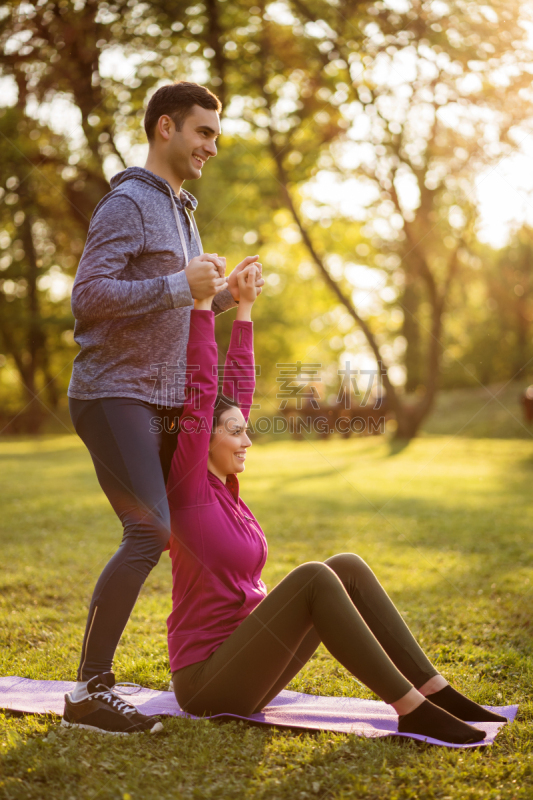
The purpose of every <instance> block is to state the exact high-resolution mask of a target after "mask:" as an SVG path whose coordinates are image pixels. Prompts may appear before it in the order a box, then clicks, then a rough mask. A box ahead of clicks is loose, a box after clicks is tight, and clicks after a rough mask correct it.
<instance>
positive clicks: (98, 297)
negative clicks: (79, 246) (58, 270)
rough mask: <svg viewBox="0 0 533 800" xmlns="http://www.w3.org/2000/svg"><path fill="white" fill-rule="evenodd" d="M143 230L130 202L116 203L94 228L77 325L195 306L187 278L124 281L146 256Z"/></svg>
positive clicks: (81, 270)
mask: <svg viewBox="0 0 533 800" xmlns="http://www.w3.org/2000/svg"><path fill="white" fill-rule="evenodd" d="M143 248H144V228H143V221H142V216H141V212H140V211H139V209H138V207H137V204H136V203H135V202H134V201H133V200H131V199H130V198H128V197H125V196H123V195H118V196H117V197H111V198H109V200H108V201H107V202H106V203H104V205H103V206H101V207H100V208H99V209H98V211H97V213H96V216H95V217H94V218H93V220H92V222H91V227H90V229H89V235H88V237H87V242H86V244H85V249H84V251H83V255H82V257H81V261H80V264H79V267H78V271H77V274H76V279H75V281H74V287H73V289H72V311H73V313H74V316H75V317H76V319H77V320H80V321H82V322H93V321H97V320H104V319H112V318H118V317H130V316H136V315H137V314H150V313H152V312H154V311H165V310H167V309H170V308H177V307H181V306H190V305H192V303H193V298H192V295H191V291H190V289H189V284H188V281H187V277H186V275H185V273H184V272H178V273H175V274H173V275H167V276H161V277H157V278H148V279H147V280H144V281H127V280H122V278H121V276H122V275H123V273H124V269H125V268H126V265H127V264H128V261H129V260H130V259H131V258H133V257H135V256H138V255H140V254H141V253H142V251H143Z"/></svg>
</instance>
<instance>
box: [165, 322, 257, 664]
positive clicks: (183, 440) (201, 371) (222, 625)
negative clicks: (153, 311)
mask: <svg viewBox="0 0 533 800" xmlns="http://www.w3.org/2000/svg"><path fill="white" fill-rule="evenodd" d="M217 365H218V352H217V345H216V342H215V333H214V314H213V312H212V311H193V312H192V314H191V328H190V334H189V344H188V348H187V399H186V402H185V405H184V408H183V414H182V417H181V430H180V433H179V436H178V444H177V447H176V452H175V454H174V458H173V460H172V466H171V469H170V475H169V479H168V483H167V495H168V501H169V506H170V519H171V526H172V537H171V540H170V558H171V559H172V612H171V614H170V616H169V618H168V620H167V628H168V650H169V656H170V668H171V670H172V672H175V671H176V670H178V669H181V668H182V667H186V666H188V665H189V664H195V663H196V662H198V661H204V660H205V659H206V658H208V657H209V656H210V655H211V653H213V652H214V651H215V650H216V649H217V648H218V647H219V646H220V645H221V644H222V642H223V641H224V640H225V639H227V638H228V636H229V635H230V634H231V633H232V632H233V631H234V630H235V628H237V627H238V625H239V623H240V622H242V620H243V619H245V618H246V617H247V616H248V615H249V614H250V612H251V611H253V610H254V608H255V607H256V606H257V605H258V604H259V603H260V602H261V600H262V599H263V598H264V597H265V595H266V586H265V584H264V583H263V581H262V580H261V570H262V569H263V566H264V564H265V561H266V556H267V544H266V539H265V536H264V534H263V531H262V530H261V528H260V526H259V523H258V522H257V520H256V519H255V517H254V516H253V514H252V512H251V511H250V510H249V508H248V507H247V506H246V505H245V504H244V503H243V502H242V500H241V499H240V498H239V482H238V480H237V476H236V475H229V476H228V478H227V482H226V484H225V485H224V484H223V483H222V481H220V480H219V479H218V478H217V477H215V475H213V474H212V473H211V472H208V470H207V458H208V448H209V439H210V435H211V427H212V420H213V408H214V404H215V399H216V395H217V375H218V366H217ZM254 387H255V369H254V354H253V326H252V323H251V322H239V321H236V322H234V323H233V330H232V333H231V342H230V346H229V350H228V353H227V357H226V365H225V368H224V384H223V392H224V394H225V395H226V396H227V397H229V398H232V399H234V400H235V402H236V403H237V405H238V406H239V408H240V409H241V411H242V413H243V415H244V418H245V419H248V416H249V413H250V406H251V404H252V398H253V392H254Z"/></svg>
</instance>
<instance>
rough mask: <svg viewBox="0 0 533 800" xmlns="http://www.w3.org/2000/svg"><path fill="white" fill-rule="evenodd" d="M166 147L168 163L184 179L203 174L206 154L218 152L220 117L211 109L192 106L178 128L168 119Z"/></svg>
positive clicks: (211, 155) (191, 179) (191, 178)
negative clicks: (179, 129) (168, 127)
mask: <svg viewBox="0 0 533 800" xmlns="http://www.w3.org/2000/svg"><path fill="white" fill-rule="evenodd" d="M170 133H171V136H170V139H169V142H168V148H167V157H168V160H169V166H171V168H172V170H173V171H174V172H175V173H176V174H177V175H179V177H180V178H181V179H182V180H184V181H194V180H197V179H198V178H201V177H202V167H203V165H204V164H205V162H206V161H207V159H208V158H212V157H213V156H216V154H217V147H216V140H217V137H218V136H219V135H220V118H219V116H218V113H217V112H216V111H214V110H211V109H207V108H202V107H201V106H193V108H192V110H191V112H190V114H189V115H188V116H187V117H186V118H185V120H184V122H183V125H182V128H181V131H178V130H176V128H175V126H174V124H173V123H172V122H171V123H170Z"/></svg>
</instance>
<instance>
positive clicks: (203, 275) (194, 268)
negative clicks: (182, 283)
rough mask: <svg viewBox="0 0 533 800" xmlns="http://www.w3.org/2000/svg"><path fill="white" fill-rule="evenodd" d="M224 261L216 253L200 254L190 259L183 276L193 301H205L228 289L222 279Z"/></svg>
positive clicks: (223, 278)
mask: <svg viewBox="0 0 533 800" xmlns="http://www.w3.org/2000/svg"><path fill="white" fill-rule="evenodd" d="M225 269H226V259H225V258H220V257H219V256H217V254H216V253H202V255H201V256H196V258H193V259H191V261H189V263H188V264H187V266H186V267H185V276H186V278H187V282H188V284H189V288H190V290H191V294H192V296H193V298H194V299H195V300H206V299H207V298H208V297H211V298H212V297H214V296H215V295H216V294H217V292H221V291H222V290H223V289H227V288H228V281H227V280H226V278H225V277H224V271H225Z"/></svg>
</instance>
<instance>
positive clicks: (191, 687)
mask: <svg viewBox="0 0 533 800" xmlns="http://www.w3.org/2000/svg"><path fill="white" fill-rule="evenodd" d="M199 636H201V632H199ZM321 641H322V642H324V644H325V646H326V647H327V649H328V650H329V651H330V653H331V654H332V655H333V656H334V657H335V658H336V659H337V660H338V661H340V663H341V664H342V665H343V666H344V667H346V669H348V670H349V671H350V672H351V673H352V675H355V677H356V678H357V679H358V680H360V681H362V682H363V683H364V684H365V685H366V686H368V687H369V688H370V689H372V691H374V692H375V693H376V694H377V695H378V696H379V697H381V699H382V700H384V701H385V702H386V703H394V702H396V701H397V700H399V699H400V698H401V697H403V696H404V695H405V694H406V693H407V692H408V691H409V690H410V689H411V688H412V687H413V686H415V688H417V689H418V688H420V687H421V686H423V685H424V683H426V682H427V681H428V680H429V679H430V678H432V677H434V676H435V675H438V674H439V673H438V671H437V670H436V669H435V667H434V666H433V665H432V664H431V662H430V661H429V660H428V658H427V657H426V655H425V654H424V652H423V650H422V649H421V648H420V646H419V645H418V644H417V642H416V640H415V638H414V636H413V634H412V633H411V631H410V630H409V628H408V627H407V625H406V624H405V622H404V621H403V619H402V617H401V616H400V613H399V612H398V610H397V609H396V607H395V606H394V604H393V602H392V600H391V599H390V597H389V596H388V595H387V593H386V591H385V590H384V589H383V587H382V586H381V584H380V583H379V581H378V579H377V578H376V576H375V575H374V573H373V572H372V570H371V569H370V567H369V566H368V565H367V564H366V563H365V562H364V561H363V559H361V558H359V556H356V555H353V554H351V553H344V554H342V555H337V556H333V557H332V558H330V559H328V560H327V561H326V562H325V563H324V564H322V563H320V562H316V561H312V562H309V563H307V564H302V565H301V566H300V567H297V568H296V569H294V570H293V571H292V572H290V573H289V574H288V575H287V577H286V578H284V579H283V580H282V581H281V582H280V583H279V584H278V585H277V586H276V587H275V589H273V590H272V591H271V592H270V593H269V594H268V595H267V596H266V597H265V599H264V600H262V601H261V603H260V604H259V605H258V606H257V608H256V609H255V610H254V611H252V613H251V614H250V615H249V616H248V617H247V618H246V619H245V620H244V621H243V622H241V624H240V625H239V627H238V628H237V629H236V630H235V631H234V632H233V633H232V634H231V636H229V637H228V639H226V641H225V642H223V643H222V644H221V645H220V647H219V648H218V649H217V650H215V652H214V653H212V654H211V655H210V656H209V658H207V659H206V660H205V661H201V662H198V663H196V664H191V665H190V666H188V667H184V668H183V669H180V670H178V671H177V672H175V673H174V674H173V676H172V680H173V685H174V691H175V694H176V697H177V700H178V703H179V704H180V706H181V707H182V708H183V709H185V710H186V711H188V712H189V713H191V714H196V715H198V716H201V715H203V714H224V713H232V714H239V715H241V716H249V715H250V714H252V713H254V712H257V711H260V710H261V709H262V708H264V707H265V706H266V705H268V703H269V702H270V701H271V700H272V699H273V698H274V697H276V695H277V694H279V692H280V691H281V690H282V689H283V688H284V687H285V686H287V684H288V683H289V682H290V681H291V680H292V678H293V677H294V676H295V675H296V673H297V672H299V671H300V669H301V668H302V667H303V665H304V664H305V663H306V662H307V661H308V660H309V659H310V658H311V656H312V655H313V653H314V652H315V650H316V648H317V647H318V645H319V643H320V642H321Z"/></svg>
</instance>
